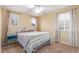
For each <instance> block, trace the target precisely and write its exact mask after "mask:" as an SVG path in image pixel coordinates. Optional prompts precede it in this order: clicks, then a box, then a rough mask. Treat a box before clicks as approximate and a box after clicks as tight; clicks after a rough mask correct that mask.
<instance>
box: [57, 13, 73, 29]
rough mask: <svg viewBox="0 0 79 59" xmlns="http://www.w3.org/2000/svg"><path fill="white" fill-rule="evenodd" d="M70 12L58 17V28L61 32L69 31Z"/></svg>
mask: <svg viewBox="0 0 79 59" xmlns="http://www.w3.org/2000/svg"><path fill="white" fill-rule="evenodd" d="M71 22H72V19H71V12H66V13H62V14H59V15H58V28H59V29H61V30H67V29H71V27H72V26H71Z"/></svg>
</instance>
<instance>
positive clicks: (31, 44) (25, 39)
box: [17, 32, 50, 53]
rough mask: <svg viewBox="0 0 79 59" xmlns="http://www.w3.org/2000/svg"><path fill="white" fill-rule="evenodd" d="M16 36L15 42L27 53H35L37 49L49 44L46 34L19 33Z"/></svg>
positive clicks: (47, 34)
mask: <svg viewBox="0 0 79 59" xmlns="http://www.w3.org/2000/svg"><path fill="white" fill-rule="evenodd" d="M17 36H18V38H17V41H18V42H19V43H20V44H21V45H22V46H23V50H24V51H26V52H27V53H31V52H33V51H36V50H37V49H38V48H39V47H41V46H43V45H45V44H49V43H50V39H49V33H48V32H21V33H18V34H17Z"/></svg>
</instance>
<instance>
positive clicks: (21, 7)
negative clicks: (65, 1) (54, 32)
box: [3, 5, 69, 16]
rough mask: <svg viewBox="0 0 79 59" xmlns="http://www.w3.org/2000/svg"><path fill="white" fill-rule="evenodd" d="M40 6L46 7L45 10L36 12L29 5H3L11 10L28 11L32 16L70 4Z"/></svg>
mask: <svg viewBox="0 0 79 59" xmlns="http://www.w3.org/2000/svg"><path fill="white" fill-rule="evenodd" d="M40 6H41V7H44V8H45V11H43V12H41V13H34V12H33V11H32V9H31V8H29V7H28V6H27V5H4V6H3V7H5V8H7V9H8V10H9V11H12V12H19V13H26V14H29V15H32V16H40V15H42V14H46V13H48V12H51V11H54V10H58V9H61V8H65V7H68V6H69V5H40Z"/></svg>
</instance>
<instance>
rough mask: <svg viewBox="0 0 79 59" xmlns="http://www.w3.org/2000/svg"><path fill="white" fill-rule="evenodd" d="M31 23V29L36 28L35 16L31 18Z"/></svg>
mask: <svg viewBox="0 0 79 59" xmlns="http://www.w3.org/2000/svg"><path fill="white" fill-rule="evenodd" d="M31 23H32V29H33V30H35V28H36V18H35V17H32V18H31Z"/></svg>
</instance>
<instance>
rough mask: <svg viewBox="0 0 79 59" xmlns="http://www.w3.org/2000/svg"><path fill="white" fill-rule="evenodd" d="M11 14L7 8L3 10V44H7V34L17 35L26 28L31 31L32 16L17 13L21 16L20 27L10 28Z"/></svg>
mask: <svg viewBox="0 0 79 59" xmlns="http://www.w3.org/2000/svg"><path fill="white" fill-rule="evenodd" d="M9 14H10V12H8V11H7V10H6V9H5V8H3V7H2V8H1V15H2V16H1V32H0V33H1V42H2V44H4V43H5V42H6V36H7V34H15V33H16V32H17V31H18V30H20V29H23V28H26V29H31V16H29V15H27V14H22V13H15V14H17V15H19V20H18V26H9V25H11V24H9Z"/></svg>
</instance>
